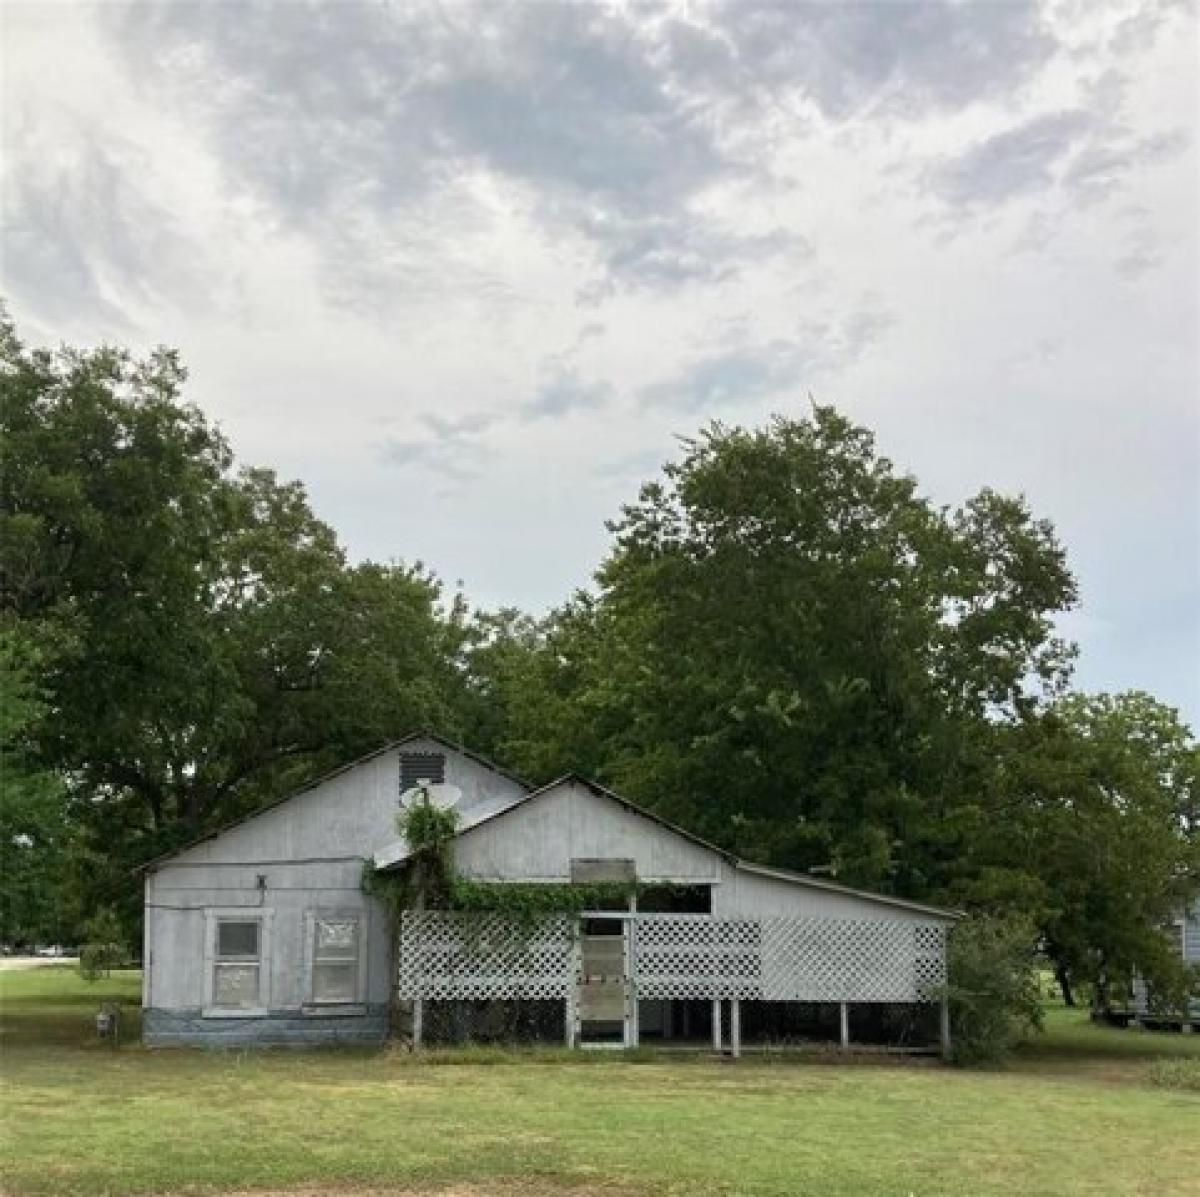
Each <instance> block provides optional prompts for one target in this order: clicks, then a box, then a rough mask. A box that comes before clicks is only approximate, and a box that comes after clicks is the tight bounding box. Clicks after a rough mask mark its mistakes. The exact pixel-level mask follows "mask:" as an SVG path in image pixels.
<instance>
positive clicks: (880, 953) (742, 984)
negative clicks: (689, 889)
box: [635, 918, 946, 1002]
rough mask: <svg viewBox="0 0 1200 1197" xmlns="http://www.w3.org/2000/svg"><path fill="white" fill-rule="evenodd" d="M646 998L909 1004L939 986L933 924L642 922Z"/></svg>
mask: <svg viewBox="0 0 1200 1197" xmlns="http://www.w3.org/2000/svg"><path fill="white" fill-rule="evenodd" d="M636 936H637V938H636V945H637V946H636V956H635V958H636V979H637V990H638V994H639V996H641V997H645V998H733V997H737V998H747V999H751V1000H753V999H759V1000H762V1001H810V1002H915V1001H921V1000H923V999H925V998H926V997H927V996H928V995H929V994H930V993H931V991H932V990H933V989H935V988H936V987H937V986H940V985H942V984H944V983H945V978H946V964H945V931H944V929H943V928H942V927H940V926H938V925H936V924H914V923H911V922H908V921H901V920H898V919H897V920H890V919H889V920H874V919H870V920H868V919H863V920H851V919H816V918H810V919H763V920H750V919H694V918H693V919H688V918H647V919H639V920H638V922H637V930H636Z"/></svg>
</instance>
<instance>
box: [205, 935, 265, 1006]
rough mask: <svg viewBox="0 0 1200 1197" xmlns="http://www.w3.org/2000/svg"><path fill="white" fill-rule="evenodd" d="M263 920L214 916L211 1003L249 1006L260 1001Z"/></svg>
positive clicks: (258, 1003) (257, 1004) (255, 1004)
mask: <svg viewBox="0 0 1200 1197" xmlns="http://www.w3.org/2000/svg"><path fill="white" fill-rule="evenodd" d="M261 982H262V924H261V923H260V922H259V920H258V919H245V918H240V919H236V918H221V919H218V920H217V926H216V945H215V950H214V952H213V976H212V1004H213V1005H214V1006H218V1007H220V1008H221V1009H232V1010H248V1009H253V1008H255V1007H257V1006H259V1005H260V1004H261V999H260V994H261V992H262V985H261Z"/></svg>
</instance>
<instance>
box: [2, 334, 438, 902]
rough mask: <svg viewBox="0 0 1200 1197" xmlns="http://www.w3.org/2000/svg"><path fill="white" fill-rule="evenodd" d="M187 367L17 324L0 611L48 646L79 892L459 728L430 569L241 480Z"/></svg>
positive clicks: (126, 893) (248, 478)
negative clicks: (24, 337)
mask: <svg viewBox="0 0 1200 1197" xmlns="http://www.w3.org/2000/svg"><path fill="white" fill-rule="evenodd" d="M185 381H186V375H185V372H184V370H183V368H182V366H181V364H180V363H179V361H178V358H177V356H176V355H175V354H174V353H172V352H170V351H166V350H161V351H158V352H156V353H154V354H152V355H150V356H149V357H148V358H147V359H145V360H143V361H138V360H135V359H134V358H133V357H131V356H130V355H129V354H127V353H125V352H123V351H119V350H115V349H98V350H94V351H89V352H77V351H73V350H69V349H62V350H59V351H57V352H49V351H44V350H34V351H28V350H26V349H25V348H24V347H23V346H22V345H21V344H20V343H19V341H18V339H17V337H16V335H15V332H14V331H13V329H12V326H11V325H10V324H9V323H7V322H6V321H5V322H0V386H2V387H3V397H2V398H3V409H2V431H3V460H4V469H3V472H2V476H0V500H2V514H0V602H2V609H3V612H4V614H5V617H6V618H7V619H9V620H11V621H14V623H16V624H18V625H19V626H20V627H22V628H23V629H24V630H25V632H26V633H27V634H28V635H29V636H31V637H32V638H33V639H34V640H35V641H36V642H38V643H51V642H53V643H54V644H55V645H56V646H58V651H55V652H54V653H53V654H47V655H46V656H45V659H44V660H43V662H42V665H41V669H40V672H41V678H40V681H41V683H42V685H43V688H44V690H45V694H46V698H47V704H46V713H45V717H44V718H43V719H41V720H40V721H39V723H38V728H37V731H38V739H37V744H36V754H37V758H38V759H39V760H40V761H41V762H42V763H43V764H44V765H45V767H47V768H50V769H53V770H56V771H58V772H59V773H60V774H61V775H62V776H64V777H65V778H67V779H68V780H69V794H70V804H69V816H70V820H71V822H72V825H73V827H74V828H75V834H73V836H72V847H71V853H70V854H69V858H68V860H67V863H66V866H65V867H66V875H67V877H68V879H69V880H68V885H69V887H70V888H72V889H74V890H75V891H76V895H77V898H78V904H79V906H80V907H82V908H89V909H90V908H94V907H96V906H105V907H108V906H111V907H113V908H114V909H117V910H118V911H119V912H121V913H122V914H123V915H124V917H125V918H126V920H127V921H129V922H132V921H133V920H134V919H135V918H136V917H137V910H138V904H137V886H136V882H135V880H134V876H133V871H134V869H135V868H136V866H137V865H138V864H140V863H142V862H143V861H145V860H146V859H147V858H149V857H152V856H154V855H156V854H158V853H160V852H163V851H167V850H170V849H172V848H175V847H177V846H179V845H180V844H181V843H183V842H185V841H186V840H188V839H190V838H193V837H195V836H196V835H198V834H201V833H202V832H205V831H208V830H211V829H212V828H213V827H214V826H217V825H220V824H221V823H223V822H225V821H227V820H228V819H230V818H232V817H235V816H239V815H242V814H245V813H247V812H249V811H252V810H254V809H256V808H257V807H258V806H259V805H261V804H262V803H263V802H264V801H267V800H269V799H271V798H274V797H276V796H278V795H279V794H280V793H282V792H286V790H287V788H289V787H290V786H292V785H294V784H295V783H297V782H298V781H299V780H301V779H302V778H306V777H308V776H311V774H312V773H313V772H314V771H317V770H320V769H322V768H325V767H329V766H331V765H332V764H334V763H336V762H339V761H343V760H345V759H346V757H347V756H351V755H355V754H357V753H360V752H362V751H365V750H366V749H369V748H374V747H377V746H378V744H379V743H380V741H381V740H383V739H386V738H388V737H390V736H395V735H398V734H399V733H401V732H405V731H410V730H412V729H413V728H414V727H417V726H421V725H425V724H428V723H439V724H441V725H443V726H446V725H453V724H454V723H455V722H456V721H457V708H456V706H455V702H456V700H457V697H458V693H459V690H460V689H461V684H460V681H459V679H458V677H457V673H456V667H455V656H456V652H457V645H458V640H459V638H460V637H461V628H458V627H457V626H456V623H455V616H454V609H453V608H452V609H451V610H450V611H446V610H445V609H444V608H443V604H442V600H441V588H440V584H439V583H438V581H437V579H436V578H434V577H433V576H432V575H431V574H429V573H428V572H427V571H425V570H424V569H422V568H421V567H419V566H418V567H406V566H401V565H395V566H380V565H373V564H364V565H360V566H354V567H351V566H349V565H348V564H347V562H346V560H345V557H344V554H343V552H342V550H341V548H340V546H339V545H338V543H337V538H336V536H335V535H334V533H333V531H332V530H331V529H330V528H329V527H328V526H327V525H326V524H324V523H323V522H322V521H320V520H319V519H317V518H316V516H314V515H313V513H312V511H311V509H310V507H309V504H308V499H307V496H306V495H305V492H304V489H303V487H302V486H301V485H300V484H299V483H295V482H283V481H280V480H279V479H277V478H276V476H275V475H274V474H273V473H272V472H271V471H269V470H262V469H243V470H240V471H238V470H235V468H234V461H233V456H232V454H231V452H230V450H229V447H228V445H227V444H226V442H225V440H224V439H223V437H222V436H221V435H220V433H219V432H218V431H217V430H216V429H215V428H214V427H213V426H212V425H211V424H210V423H209V422H208V421H207V420H206V419H205V417H204V416H203V414H202V413H201V412H200V411H199V410H198V409H197V408H195V407H194V406H192V405H191V404H189V403H187V402H185V401H184V399H183V389H184V385H185Z"/></svg>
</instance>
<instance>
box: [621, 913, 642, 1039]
mask: <svg viewBox="0 0 1200 1197" xmlns="http://www.w3.org/2000/svg"><path fill="white" fill-rule="evenodd" d="M629 913H630V917H629V918H627V919H626V920H625V924H624V926H625V995H626V996H625V1001H626V1007H625V1046H626V1047H637V1046H638V1044H639V1043H640V1042H641V1039H642V1027H641V1021H640V1020H639V1018H638V1013H639V1012H638V981H637V895H636V894H630V895H629Z"/></svg>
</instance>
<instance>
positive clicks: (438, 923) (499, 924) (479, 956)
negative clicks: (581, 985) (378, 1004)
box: [398, 910, 575, 999]
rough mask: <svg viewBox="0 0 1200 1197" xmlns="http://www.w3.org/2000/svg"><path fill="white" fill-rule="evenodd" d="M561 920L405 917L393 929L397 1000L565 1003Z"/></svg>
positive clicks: (567, 980) (567, 930) (430, 913)
mask: <svg viewBox="0 0 1200 1197" xmlns="http://www.w3.org/2000/svg"><path fill="white" fill-rule="evenodd" d="M573 945H574V938H573V935H572V928H571V926H570V924H569V923H568V921H567V919H566V918H561V917H554V918H547V919H542V920H539V921H538V922H537V923H536V924H534V925H532V926H530V925H526V924H525V923H519V922H518V921H517V920H515V919H511V918H508V917H506V916H504V915H492V914H456V913H450V912H448V911H440V910H427V911H409V912H407V913H406V914H405V915H404V919H403V922H402V924H401V930H400V977H399V986H398V991H399V995H400V996H401V997H402V998H416V997H422V998H526V999H531V998H565V997H566V996H567V994H568V992H569V991H570V989H571V988H572V987H573V985H574V981H575V977H574V963H573V961H574V950H573Z"/></svg>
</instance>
